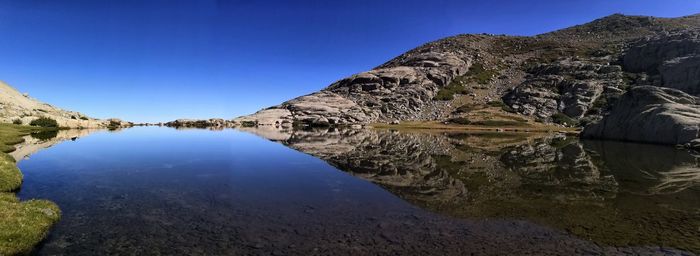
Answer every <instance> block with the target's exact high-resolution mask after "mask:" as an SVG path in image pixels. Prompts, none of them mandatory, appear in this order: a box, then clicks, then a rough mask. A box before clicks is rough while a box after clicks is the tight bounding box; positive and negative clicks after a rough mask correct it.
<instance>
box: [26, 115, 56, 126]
mask: <svg viewBox="0 0 700 256" xmlns="http://www.w3.org/2000/svg"><path fill="white" fill-rule="evenodd" d="M29 125H31V126H39V127H47V128H58V123H57V122H56V120H53V119H51V118H48V117H40V118H38V119H34V120H32V121H31V122H30V123H29Z"/></svg>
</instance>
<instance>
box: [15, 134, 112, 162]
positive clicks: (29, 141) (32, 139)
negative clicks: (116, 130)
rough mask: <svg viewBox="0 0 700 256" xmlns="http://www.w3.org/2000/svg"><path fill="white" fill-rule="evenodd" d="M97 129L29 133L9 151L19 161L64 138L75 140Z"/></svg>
mask: <svg viewBox="0 0 700 256" xmlns="http://www.w3.org/2000/svg"><path fill="white" fill-rule="evenodd" d="M96 131H103V130H98V129H68V130H58V131H48V132H41V133H36V134H31V135H29V136H25V137H24V142H22V143H20V144H17V145H15V149H16V150H15V151H13V152H11V153H9V154H10V155H11V156H12V158H14V159H15V161H20V160H22V159H24V158H26V157H29V156H30V155H32V154H34V153H36V152H37V151H39V150H42V149H45V148H49V147H51V146H53V145H56V144H58V143H60V142H63V141H66V140H76V139H78V138H80V137H84V136H87V135H89V134H91V133H93V132H96Z"/></svg>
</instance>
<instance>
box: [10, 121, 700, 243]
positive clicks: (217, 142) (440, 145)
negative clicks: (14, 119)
mask: <svg viewBox="0 0 700 256" xmlns="http://www.w3.org/2000/svg"><path fill="white" fill-rule="evenodd" d="M62 133H66V132H62ZM87 133H88V132H80V134H76V135H71V134H59V135H58V137H57V139H53V140H47V138H43V137H41V138H35V139H33V140H28V142H27V144H26V145H23V146H22V148H20V150H18V152H17V153H16V157H18V158H21V157H23V156H24V155H28V154H31V156H30V157H29V158H28V159H25V160H22V161H20V162H19V167H20V168H21V169H22V171H23V173H24V175H25V182H24V185H23V186H22V190H21V191H20V192H19V196H20V197H21V198H22V199H23V200H26V199H31V198H43V199H49V200H52V201H54V202H56V203H57V204H58V205H59V206H60V207H61V209H62V210H63V219H62V220H61V222H59V223H58V224H57V225H56V227H55V228H54V229H53V230H52V233H51V234H50V236H49V238H48V239H47V240H46V241H45V242H44V243H43V244H42V245H41V246H40V247H39V248H38V249H37V250H36V252H35V254H37V255H465V254H466V255H468V254H470V253H473V254H477V255H502V254H518V255H523V254H552V255H572V254H579V255H594V254H607V255H615V254H642V255H674V254H675V255H683V254H685V255H692V254H693V253H698V252H700V167H699V165H698V156H696V155H694V154H692V153H690V152H687V151H683V150H677V149H674V148H672V147H660V146H650V145H639V144H627V143H615V142H599V141H583V142H579V141H578V140H576V139H572V138H566V137H563V136H554V135H547V136H544V135H528V136H525V135H522V134H503V133H496V134H493V133H438V132H431V133H426V132H410V131H401V132H399V131H387V130H367V129H365V130H342V131H341V130H335V129H330V130H314V131H279V130H276V129H273V128H267V129H249V130H222V131H210V130H175V129H170V128H159V127H141V128H133V129H127V130H122V131H119V132H106V131H97V132H94V133H92V134H87ZM58 138H62V139H68V140H65V141H64V142H60V143H58V142H59V140H58ZM70 138H73V140H70ZM54 144H55V145H54ZM49 146H51V147H49ZM44 147H49V148H47V149H43V150H39V149H41V148H44ZM37 150H38V151H37ZM35 151H36V152H35Z"/></svg>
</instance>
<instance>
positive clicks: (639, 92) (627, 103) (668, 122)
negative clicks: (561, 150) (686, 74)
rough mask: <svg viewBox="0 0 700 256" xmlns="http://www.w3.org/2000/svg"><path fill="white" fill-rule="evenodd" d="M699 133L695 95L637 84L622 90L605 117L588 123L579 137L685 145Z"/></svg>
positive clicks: (699, 121) (699, 110)
mask: <svg viewBox="0 0 700 256" xmlns="http://www.w3.org/2000/svg"><path fill="white" fill-rule="evenodd" d="M699 134H700V105H699V104H698V98H697V97H694V96H692V95H689V94H687V93H684V92H681V91H679V90H675V89H670V88H663V87H655V86H638V87H635V88H632V89H631V90H629V91H628V92H627V93H625V94H624V95H623V96H622V98H621V99H620V100H619V102H618V103H617V104H616V105H615V107H614V108H613V110H612V112H611V113H610V114H609V115H608V116H606V117H605V118H604V119H602V120H601V121H600V122H597V123H594V124H591V125H589V126H587V127H586V128H585V129H584V130H583V133H582V137H584V138H598V139H613V140H625V141H637V142H647V143H660V144H683V145H684V144H687V143H690V142H691V141H693V140H695V139H697V138H698V135H699Z"/></svg>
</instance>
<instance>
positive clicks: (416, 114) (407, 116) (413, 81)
mask: <svg viewBox="0 0 700 256" xmlns="http://www.w3.org/2000/svg"><path fill="white" fill-rule="evenodd" d="M470 65H471V61H470V58H469V57H466V56H462V55H459V54H454V53H435V52H428V53H424V54H417V55H414V56H410V57H407V58H406V59H404V60H401V61H400V62H398V63H396V64H395V65H392V66H389V67H382V68H377V69H374V70H371V71H367V72H364V73H360V74H357V75H353V76H351V77H348V78H345V79H343V80H340V81H338V82H335V83H333V84H332V85H330V86H329V87H327V88H326V89H324V90H322V91H319V92H316V93H312V94H309V95H306V96H301V97H298V98H295V99H292V100H290V101H287V102H284V103H282V104H280V105H278V106H274V107H270V108H267V109H263V110H260V111H258V112H256V113H254V114H252V115H249V116H244V117H240V118H237V119H235V120H234V121H235V122H239V123H242V122H256V123H258V124H265V125H282V124H290V123H298V124H306V125H311V126H328V125H338V124H356V123H371V122H379V121H388V120H394V119H400V120H429V119H431V117H430V116H423V115H421V113H420V112H421V111H422V110H423V109H425V108H427V107H429V106H430V105H432V104H434V103H433V102H432V98H433V97H434V96H435V94H436V92H437V91H438V90H439V89H440V88H442V87H445V86H446V85H447V84H448V83H449V82H450V81H451V80H452V79H453V78H454V77H456V76H458V75H460V74H463V73H464V72H466V71H467V69H468V68H469V66H470Z"/></svg>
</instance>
